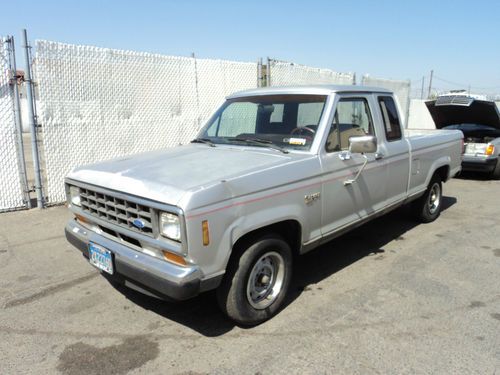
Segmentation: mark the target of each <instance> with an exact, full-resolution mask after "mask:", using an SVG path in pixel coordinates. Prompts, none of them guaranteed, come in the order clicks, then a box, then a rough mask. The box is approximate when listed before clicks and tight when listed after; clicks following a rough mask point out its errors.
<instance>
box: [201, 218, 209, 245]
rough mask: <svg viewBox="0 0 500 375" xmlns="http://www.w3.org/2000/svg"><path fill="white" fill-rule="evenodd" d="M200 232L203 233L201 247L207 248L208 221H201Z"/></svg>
mask: <svg viewBox="0 0 500 375" xmlns="http://www.w3.org/2000/svg"><path fill="white" fill-rule="evenodd" d="M201 230H202V232H203V246H208V245H209V244H210V233H209V230H208V220H203V221H202V222H201Z"/></svg>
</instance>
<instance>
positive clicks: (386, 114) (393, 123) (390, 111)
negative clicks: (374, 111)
mask: <svg viewBox="0 0 500 375" xmlns="http://www.w3.org/2000/svg"><path fill="white" fill-rule="evenodd" d="M378 104H379V106H380V112H381V113H382V118H383V120H384V129H385V137H386V139H387V140H388V141H395V140H398V139H401V124H400V122H399V117H398V111H397V109H396V103H395V102H394V99H393V98H392V97H390V96H379V97H378Z"/></svg>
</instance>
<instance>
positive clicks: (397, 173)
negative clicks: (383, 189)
mask: <svg viewBox="0 0 500 375" xmlns="http://www.w3.org/2000/svg"><path fill="white" fill-rule="evenodd" d="M377 105H378V113H379V115H380V123H382V124H383V125H384V134H383V136H384V137H385V142H379V150H378V154H379V157H382V158H383V159H384V160H385V163H386V165H387V198H386V200H387V202H386V204H387V205H391V204H394V203H396V202H398V201H401V200H403V199H406V196H407V189H408V177H409V174H410V157H409V148H410V145H409V143H408V141H407V139H406V138H405V137H404V136H403V134H402V133H403V132H402V130H401V121H400V117H399V116H398V110H397V106H396V102H395V101H394V98H393V97H392V96H389V95H377Z"/></svg>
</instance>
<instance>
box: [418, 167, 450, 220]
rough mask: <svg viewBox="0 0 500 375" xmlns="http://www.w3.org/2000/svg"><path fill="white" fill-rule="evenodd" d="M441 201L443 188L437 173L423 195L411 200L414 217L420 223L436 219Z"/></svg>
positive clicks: (439, 211)
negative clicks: (413, 200)
mask: <svg viewBox="0 0 500 375" xmlns="http://www.w3.org/2000/svg"><path fill="white" fill-rule="evenodd" d="M442 202H443V189H442V183H441V178H440V177H439V176H438V175H434V176H433V177H432V179H431V182H429V185H428V186H427V190H426V191H425V193H424V195H422V196H421V197H420V198H418V199H417V200H416V201H415V202H413V213H414V215H415V217H416V219H417V220H418V221H420V222H422V223H430V222H432V221H434V220H436V219H437V218H438V217H439V215H440V213H441V205H442Z"/></svg>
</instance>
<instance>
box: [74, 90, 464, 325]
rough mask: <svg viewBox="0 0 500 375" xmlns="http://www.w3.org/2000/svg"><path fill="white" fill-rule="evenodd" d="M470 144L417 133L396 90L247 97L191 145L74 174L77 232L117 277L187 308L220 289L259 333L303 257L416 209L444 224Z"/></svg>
mask: <svg viewBox="0 0 500 375" xmlns="http://www.w3.org/2000/svg"><path fill="white" fill-rule="evenodd" d="M462 137H463V136H462V133H461V132H460V131H456V130H430V131H411V132H408V131H407V132H406V133H405V131H404V129H403V127H402V124H401V121H400V116H399V110H398V104H397V102H396V100H395V99H394V96H393V94H392V93H391V92H390V91H387V90H384V89H379V88H371V87H361V86H304V87H287V88H266V89H256V90H250V91H245V92H240V93H237V94H234V95H232V96H230V97H228V98H227V100H226V102H225V103H224V104H223V105H222V106H221V108H220V109H219V110H218V111H217V112H216V113H215V114H214V115H213V116H212V118H211V119H210V120H209V121H208V122H207V124H206V126H205V127H204V128H203V129H202V130H201V131H200V133H199V135H198V138H196V139H194V140H193V141H192V142H191V143H190V144H188V145H184V146H179V147H175V148H170V149H164V150H160V151H154V152H148V153H144V154H140V155H132V156H128V157H124V158H121V159H116V160H112V161H107V162H103V163H100V164H95V165H91V166H84V167H80V168H76V169H75V170H73V171H72V172H71V173H70V174H69V175H68V176H67V178H66V181H65V182H66V191H67V196H68V203H69V207H70V209H71V210H72V211H73V213H74V214H75V218H74V220H71V221H70V222H69V223H68V224H67V226H66V236H67V239H68V240H69V242H71V243H72V244H73V245H74V246H76V247H77V248H78V249H79V250H80V251H82V252H83V254H84V255H85V256H86V257H87V258H88V259H89V261H90V263H91V264H92V265H94V266H95V267H97V268H99V269H100V270H102V272H103V273H105V274H106V275H107V276H109V277H111V278H112V279H114V280H116V281H119V282H123V283H125V285H128V286H129V287H131V288H134V289H136V290H139V291H142V292H144V293H146V294H152V295H155V296H159V297H169V298H171V299H177V300H183V299H187V298H191V297H194V296H196V295H197V294H199V293H201V292H204V291H207V290H211V289H217V298H218V301H219V304H220V306H221V309H222V310H223V311H224V312H225V313H226V314H227V315H228V316H229V317H230V318H232V319H233V320H235V321H236V322H238V323H239V324H243V325H254V324H258V323H260V322H262V321H264V320H266V319H269V318H270V317H271V316H273V315H274V314H275V313H276V312H277V311H278V310H279V308H280V306H282V304H283V300H284V298H285V295H286V292H287V289H288V288H289V285H290V280H291V277H292V262H293V261H294V260H296V259H297V257H298V256H300V254H303V253H305V252H307V251H310V250H312V249H314V248H316V247H317V246H319V245H320V244H322V243H324V242H326V241H330V240H332V239H333V238H335V237H337V236H339V235H341V234H342V233H345V232H346V231H348V230H350V229H352V228H354V227H357V226H359V225H361V224H363V223H364V222H366V221H368V220H371V219H373V218H375V217H377V216H380V215H382V214H384V213H386V212H388V211H390V210H392V209H394V208H397V207H399V206H401V205H403V204H406V203H410V202H411V204H412V207H413V211H414V213H415V215H416V217H417V218H418V219H419V220H421V221H423V222H431V221H433V220H435V219H436V218H437V217H438V216H439V213H440V210H441V203H442V199H441V197H442V183H443V182H445V181H447V180H448V179H449V178H451V177H452V176H454V175H455V174H456V173H458V172H459V171H460V163H461V154H462V147H463V140H462ZM312 272H314V271H312Z"/></svg>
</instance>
